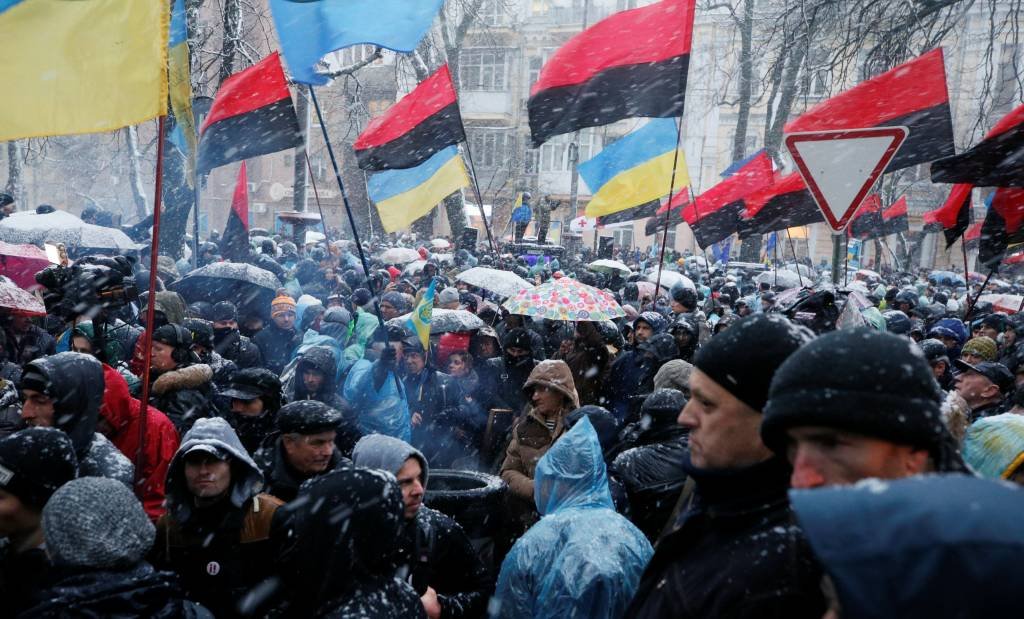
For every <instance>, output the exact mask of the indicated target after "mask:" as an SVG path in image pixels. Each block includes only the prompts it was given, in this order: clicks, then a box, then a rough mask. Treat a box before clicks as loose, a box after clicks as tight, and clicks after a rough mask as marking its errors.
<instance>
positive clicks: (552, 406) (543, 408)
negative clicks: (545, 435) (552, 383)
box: [530, 385, 565, 416]
mask: <svg viewBox="0 0 1024 619" xmlns="http://www.w3.org/2000/svg"><path fill="white" fill-rule="evenodd" d="M564 399H565V395H563V394H562V392H560V391H555V390H554V389H552V388H551V387H546V386H544V385H536V386H535V387H534V388H533V393H532V394H530V403H531V404H533V409H534V410H535V411H537V413H539V414H541V415H545V416H547V415H554V414H556V413H558V411H560V410H562V402H563V401H564Z"/></svg>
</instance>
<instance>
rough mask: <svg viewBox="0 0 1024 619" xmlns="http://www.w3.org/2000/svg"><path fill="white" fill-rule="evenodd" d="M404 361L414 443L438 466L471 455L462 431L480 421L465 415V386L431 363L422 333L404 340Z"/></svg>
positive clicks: (448, 465)
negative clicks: (461, 438) (463, 387)
mask: <svg viewBox="0 0 1024 619" xmlns="http://www.w3.org/2000/svg"><path fill="white" fill-rule="evenodd" d="M402 361H403V362H404V363H405V370H406V374H405V378H404V379H403V382H404V384H405V392H406V394H408V397H409V413H410V414H411V415H412V443H413V445H415V446H416V448H417V449H420V450H422V451H424V452H426V454H427V455H428V456H429V459H430V461H431V462H434V463H435V464H436V465H437V466H438V467H440V468H449V467H451V466H452V463H453V462H454V461H455V460H457V459H458V458H461V457H464V456H466V455H469V454H468V449H467V448H468V445H465V444H464V443H463V442H462V441H461V440H460V436H465V432H462V433H460V432H459V431H460V430H462V429H463V428H466V429H469V428H472V427H473V422H474V421H476V420H473V419H463V415H462V413H463V408H462V407H461V405H462V403H463V397H462V388H460V387H459V384H458V383H457V382H455V380H454V379H453V378H452V377H451V376H448V375H447V374H445V373H444V372H439V371H437V370H436V369H435V368H434V367H432V366H431V365H430V363H429V361H428V358H427V353H426V351H425V350H424V349H423V344H422V342H420V340H419V338H418V337H415V336H413V337H411V338H406V340H405V341H404V342H403V343H402ZM466 410H467V411H469V410H471V409H469V408H468V407H467V409H466ZM484 421H485V422H486V420H484Z"/></svg>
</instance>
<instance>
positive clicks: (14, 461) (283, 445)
mask: <svg viewBox="0 0 1024 619" xmlns="http://www.w3.org/2000/svg"><path fill="white" fill-rule="evenodd" d="M392 245H397V246H404V247H405V248H407V249H409V250H416V251H417V253H418V257H419V260H418V261H412V260H408V261H388V260H386V259H385V257H386V256H388V253H387V252H388V250H393V249H395V247H394V246H391V245H384V244H373V245H370V246H368V247H367V248H366V256H365V260H366V265H365V267H366V268H364V262H363V260H364V259H363V258H362V257H361V256H360V253H359V252H358V251H357V250H356V248H355V247H354V246H353V245H352V244H351V243H348V242H345V241H333V242H320V243H314V244H310V245H307V246H305V247H298V246H296V245H295V244H294V243H292V242H290V241H287V240H284V239H281V238H280V237H277V238H264V239H261V240H259V241H257V242H256V243H254V248H253V254H252V255H251V256H250V260H249V262H250V263H251V264H252V265H254V266H257V267H260V268H261V269H264V270H265V271H268V272H269V273H271V274H272V276H273V277H274V278H276V279H277V280H278V282H279V284H280V285H279V289H278V290H276V291H275V292H274V295H273V297H272V299H271V300H270V301H269V302H268V303H267V302H264V303H262V304H258V303H255V302H253V301H252V299H250V298H229V297H227V296H218V295H217V293H216V290H214V291H212V292H210V293H209V294H208V295H207V296H206V297H205V298H206V299H207V300H205V301H196V302H191V303H190V302H189V300H187V299H185V298H183V297H182V295H181V294H179V293H178V292H174V291H173V290H172V288H174V287H175V286H174V285H173V284H174V282H175V281H177V280H179V279H181V278H183V277H187V276H188V273H189V272H190V271H191V270H192V269H193V266H192V265H191V264H190V263H189V261H188V260H187V259H181V260H179V261H177V262H176V261H175V260H174V259H173V258H170V257H168V256H160V257H159V258H158V260H157V263H156V264H157V280H156V281H157V287H156V288H155V289H153V290H148V287H149V278H150V271H149V263H148V262H147V261H146V257H145V256H143V259H142V260H140V261H137V262H134V263H133V264H132V265H131V268H132V270H133V271H132V275H131V277H132V278H133V279H134V281H135V283H136V284H137V286H138V287H139V289H141V290H143V291H144V292H143V293H142V295H141V296H140V297H139V298H138V299H129V300H127V301H126V302H125V303H123V304H121V305H119V306H116V307H115V306H112V305H109V304H108V305H103V306H95V305H89V304H86V303H79V304H77V305H75V306H74V307H73V308H72V311H70V312H69V311H67V308H66V307H65V311H62V312H56V311H51V312H50V313H48V314H47V315H46V316H45V317H30V316H27V315H24V314H23V313H20V312H17V311H15V312H10V313H8V315H6V316H4V317H3V330H2V337H0V359H2V367H0V377H2V379H0V437H2V438H0V599H2V600H3V603H2V607H3V610H2V611H0V614H3V615H5V616H24V617H58V616H59V617H65V616H82V617H87V616H88V617H100V616H117V617H208V616H211V615H212V616H215V617H218V618H219V617H241V616H260V617H262V616H270V617H313V616H329V617H389V618H391V617H430V618H431V619H436V618H438V617H444V618H446V619H447V618H456V617H486V616H493V617H515V618H526V617H554V616H560V617H566V618H568V617H588V618H595V617H609V618H614V617H693V618H714V617H722V618H726V617H728V618H758V619H771V618H787V619H800V618H804V617H807V618H814V619H818V618H820V617H822V616H825V615H826V614H828V615H829V616H832V617H843V618H846V619H851V618H858V617H925V616H927V617H1001V616H1009V614H1010V613H1011V612H1012V610H1011V609H1013V608H1015V606H1014V604H1015V599H1016V596H1017V595H1019V591H1020V588H1019V585H1021V584H1024V582H1022V579H1024V577H1022V576H1019V574H1020V570H1019V569H1018V566H1017V563H1018V561H1017V559H1018V558H1019V557H1020V553H1021V551H1024V548H1022V544H1024V531H1022V529H1021V527H1020V524H1019V522H1017V521H1016V518H1015V516H1016V514H1018V513H1019V512H1018V511H1016V510H1017V509H1019V508H1020V507H1021V504H1022V499H1021V494H1020V492H1021V491H1019V490H1016V489H1015V488H1014V487H1012V486H1010V485H1009V484H1005V483H1000V482H996V481H991V480H1009V481H1011V482H1019V483H1024V466H1022V464H1024V387H1018V385H1024V344H1022V341H1024V318H1022V316H1024V314H1018V313H1014V312H1012V311H1009V310H1005V308H1004V310H1005V311H1004V310H998V309H997V308H996V307H994V306H993V304H992V303H991V302H989V301H987V300H979V298H980V294H981V293H982V292H1001V293H1014V292H1018V287H1017V286H1016V285H1015V284H1012V283H1010V282H1002V281H1000V282H998V284H994V283H992V282H991V281H989V282H979V281H974V280H972V279H970V278H969V277H968V278H965V279H962V280H957V277H963V276H964V275H967V274H963V273H961V274H959V275H958V274H955V273H951V274H946V275H944V276H943V277H944V279H938V278H935V277H929V274H928V273H923V272H922V273H912V272H903V273H896V272H891V271H890V272H886V273H884V274H877V273H874V272H870V271H861V272H858V273H851V275H850V276H849V279H847V278H845V277H844V278H843V281H841V282H839V284H838V285H831V284H829V283H827V282H826V281H825V280H827V279H828V278H827V276H826V274H825V272H823V271H819V270H818V269H816V268H813V267H812V266H811V265H809V264H793V265H790V268H791V269H792V270H793V271H794V272H797V273H798V275H799V277H800V282H799V285H797V286H792V285H790V284H787V285H785V286H783V285H780V283H779V279H778V274H777V273H776V274H774V275H773V272H771V271H767V272H765V271H764V269H763V268H761V267H759V266H758V265H751V264H739V265H736V264H733V265H729V264H709V262H708V261H707V260H706V259H704V258H703V257H701V256H699V255H697V256H691V255H685V256H683V255H681V256H675V255H672V256H670V257H669V259H668V260H666V271H665V272H664V273H663V274H662V275H663V277H664V280H662V281H661V283H662V285H661V286H660V287H659V286H658V285H657V283H656V282H658V281H659V280H660V279H661V278H660V277H659V275H658V260H657V257H656V256H653V255H652V253H650V252H640V251H632V252H618V251H617V252H616V255H615V256H614V257H616V258H619V259H621V261H622V262H623V263H624V267H625V268H624V269H618V270H615V269H611V270H607V269H606V270H602V271H595V270H593V269H591V268H588V264H589V263H590V262H591V261H592V260H593V259H595V258H596V257H597V256H595V255H593V252H591V251H589V250H588V249H587V248H583V249H581V250H579V251H578V252H573V251H569V252H555V254H554V255H552V254H551V252H547V254H546V255H545V253H544V252H545V250H543V249H541V250H539V251H537V252H530V251H525V250H522V248H521V247H520V246H515V247H513V246H509V247H503V248H501V250H500V251H491V250H490V249H488V248H487V247H485V246H483V245H481V246H479V247H462V248H459V249H448V250H445V249H441V247H442V246H443V245H444V243H438V244H435V245H433V246H432V245H431V244H430V243H426V244H420V243H413V242H412V241H410V240H409V239H400V240H398V241H396V242H395V243H393V244H392ZM217 247H218V246H217V245H216V243H215V242H206V243H202V244H200V245H199V248H198V249H199V251H198V256H197V262H198V266H199V267H203V266H206V265H209V264H212V263H215V262H218V261H219V260H220V257H219V256H218V249H217ZM516 247H519V248H518V249H517V248H516ZM79 261H80V262H81V261H82V259H81V257H80V260H79ZM86 262H87V261H86ZM777 266H778V269H779V270H780V271H781V270H783V267H784V266H785V265H781V264H780V265H777ZM471 267H487V268H492V269H496V270H498V271H505V272H508V273H513V274H515V275H517V276H519V277H521V278H523V279H525V280H527V281H529V282H531V283H534V284H537V285H542V284H545V283H547V282H551V281H554V280H558V279H561V278H570V279H574V280H577V281H578V282H580V283H582V284H586V285H589V286H592V287H595V288H598V289H603V290H607V291H608V292H610V293H611V294H612V295H614V297H615V299H616V301H617V302H618V304H619V305H621V308H622V309H623V310H624V313H625V316H624V317H621V318H617V319H615V320H607V321H596V322H591V321H578V322H567V321H566V322H563V321H552V320H534V319H531V318H530V317H528V316H525V315H519V314H512V313H509V311H508V310H507V309H505V308H504V307H503V302H504V301H505V300H506V299H505V298H504V297H501V296H499V295H497V294H495V293H494V292H491V291H489V290H488V289H486V287H477V286H471V285H468V284H466V283H464V282H462V281H460V279H459V274H460V273H461V272H463V271H465V270H466V269H468V268H471ZM670 276H671V277H670ZM72 285H74V284H72ZM982 285H985V286H986V290H982ZM428 289H432V290H433V294H434V307H435V308H440V309H445V310H457V311H458V312H460V313H459V314H456V316H463V317H464V318H465V320H466V322H465V324H466V325H467V328H465V329H459V328H446V329H443V332H434V333H433V335H431V336H430V338H429V342H427V343H426V344H425V343H424V341H423V340H421V339H420V335H419V334H418V333H417V332H416V331H415V330H414V329H413V328H412V323H411V322H409V321H408V320H407V316H408V315H409V314H410V313H411V312H413V311H414V309H415V308H417V306H418V305H420V304H421V301H422V299H423V296H424V295H425V294H427V291H428ZM50 292H51V293H52V292H53V291H52V290H51V291H50ZM58 292H60V291H58ZM64 292H66V291H64ZM208 292H209V291H208ZM149 304H152V308H151V309H152V310H153V320H152V323H151V324H147V320H146V316H147V309H150V308H149V307H148V306H149ZM48 309H50V308H49V306H48ZM147 331H148V332H149V333H148V334H147V333H146V332H147ZM147 335H148V337H149V339H151V341H152V345H151V349H150V350H149V351H146V350H145V342H146V341H147ZM147 358H148V359H149V368H148V373H147V372H146V369H147V368H146V367H145V362H146V359H147ZM147 376H148V380H149V384H148V386H147V387H148V388H147V389H145V391H146V392H147V393H148V402H140V401H139V399H138V398H140V397H141V395H142V392H143V391H144V389H143V380H145V379H146V377H147ZM140 465H141V466H140ZM460 480H463V481H466V480H468V481H466V483H467V484H468V485H466V486H463V485H460ZM470 482H472V483H470ZM474 484H477V485H474Z"/></svg>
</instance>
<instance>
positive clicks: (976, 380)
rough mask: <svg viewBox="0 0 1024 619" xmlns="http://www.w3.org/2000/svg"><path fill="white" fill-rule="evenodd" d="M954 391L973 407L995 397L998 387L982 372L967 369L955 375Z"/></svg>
mask: <svg viewBox="0 0 1024 619" xmlns="http://www.w3.org/2000/svg"><path fill="white" fill-rule="evenodd" d="M956 392H957V393H959V394H960V397H962V398H963V399H964V400H966V401H967V404H968V405H969V406H971V407H972V408H973V407H974V406H976V405H978V404H981V403H984V402H986V401H988V400H990V399H993V398H995V397H997V396H998V395H999V387H997V386H996V384H995V383H993V382H992V381H991V380H989V379H988V378H986V377H985V376H984V375H983V374H979V373H977V372H975V371H973V370H967V371H966V372H962V373H961V374H960V375H959V376H957V377H956Z"/></svg>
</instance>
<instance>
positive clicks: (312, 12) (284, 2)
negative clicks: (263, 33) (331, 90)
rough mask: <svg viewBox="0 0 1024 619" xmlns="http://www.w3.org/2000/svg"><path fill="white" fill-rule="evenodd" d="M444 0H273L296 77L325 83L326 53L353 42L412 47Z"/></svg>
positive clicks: (284, 47) (403, 49)
mask: <svg viewBox="0 0 1024 619" xmlns="http://www.w3.org/2000/svg"><path fill="white" fill-rule="evenodd" d="M443 4H444V0H270V10H271V12H272V13H273V15H274V26H275V27H276V28H277V36H278V37H279V38H280V39H281V51H282V52H283V53H284V59H285V62H286V63H287V64H288V69H289V70H290V71H291V74H292V78H293V79H294V80H295V81H296V82H300V83H303V84H313V85H322V84H326V83H327V81H328V78H327V77H326V76H325V75H323V74H320V73H317V72H316V65H317V63H318V62H320V59H321V58H323V57H324V56H325V55H326V54H329V53H330V52H333V51H335V50H339V49H341V48H343V47H349V46H351V45H360V44H366V45H376V46H379V47H384V48H387V49H390V50H394V51H396V52H406V53H408V52H412V51H413V50H415V49H416V46H417V45H419V42H420V40H421V39H422V38H423V35H425V34H426V33H427V30H429V29H430V25H431V24H432V23H433V22H434V17H435V16H436V15H437V13H438V11H440V10H441V5H443Z"/></svg>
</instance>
